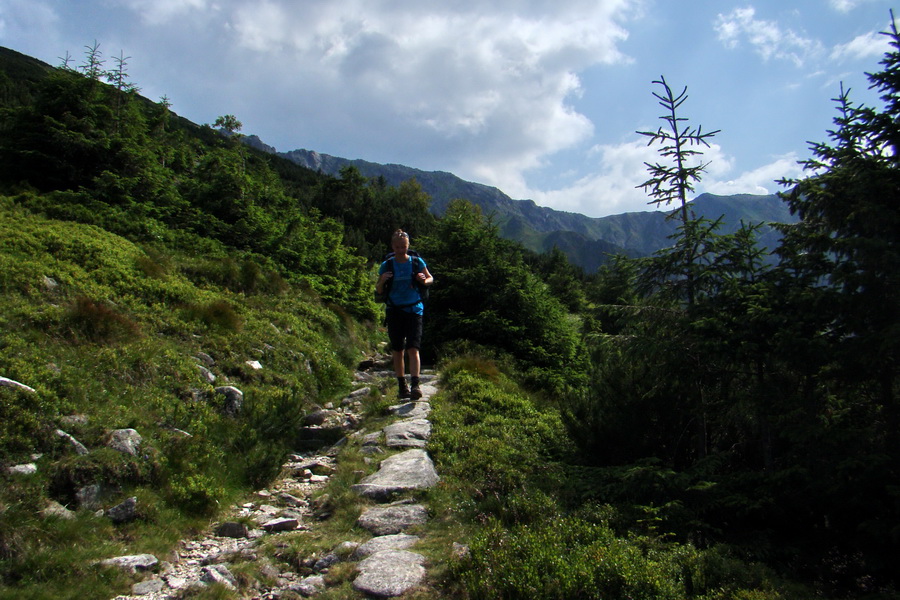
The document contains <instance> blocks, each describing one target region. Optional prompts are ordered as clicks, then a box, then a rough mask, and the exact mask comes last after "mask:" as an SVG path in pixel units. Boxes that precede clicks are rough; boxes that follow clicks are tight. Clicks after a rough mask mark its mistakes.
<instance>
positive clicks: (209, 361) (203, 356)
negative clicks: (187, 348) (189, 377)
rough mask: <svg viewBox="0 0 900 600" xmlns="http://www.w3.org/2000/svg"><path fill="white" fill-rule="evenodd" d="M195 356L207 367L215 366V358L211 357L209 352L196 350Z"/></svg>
mask: <svg viewBox="0 0 900 600" xmlns="http://www.w3.org/2000/svg"><path fill="white" fill-rule="evenodd" d="M195 358H196V359H197V360H199V361H200V362H201V363H203V364H204V365H206V366H207V367H214V366H216V361H215V359H213V357H212V356H210V355H209V354H207V353H206V352H198V353H197V354H196V355H195Z"/></svg>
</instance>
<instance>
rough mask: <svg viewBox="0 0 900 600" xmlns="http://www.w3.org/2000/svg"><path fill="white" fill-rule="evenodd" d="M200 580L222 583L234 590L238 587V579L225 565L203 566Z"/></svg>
mask: <svg viewBox="0 0 900 600" xmlns="http://www.w3.org/2000/svg"><path fill="white" fill-rule="evenodd" d="M200 581H202V582H203V583H209V584H213V583H221V584H222V585H224V586H225V587H227V588H229V589H232V590H233V589H235V588H236V587H237V580H235V578H234V575H232V574H231V571H229V570H228V567H227V566H225V565H211V566H209V567H203V568H202V569H201V570H200Z"/></svg>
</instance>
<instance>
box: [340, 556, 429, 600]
mask: <svg viewBox="0 0 900 600" xmlns="http://www.w3.org/2000/svg"><path fill="white" fill-rule="evenodd" d="M424 564H425V557H423V556H422V555H420V554H415V553H414V552H409V551H407V550H384V551H382V552H376V553H375V554H373V555H372V556H370V557H368V558H366V559H365V560H363V561H362V562H360V563H359V564H358V565H357V569H358V570H359V576H358V577H357V578H356V579H355V580H354V581H353V588H354V589H356V590H357V591H360V592H362V593H364V594H369V595H371V596H377V597H378V598H393V597H395V596H400V595H402V594H404V593H405V592H407V591H408V590H410V589H411V588H414V587H416V586H417V585H420V584H421V583H422V581H423V580H424V579H425V567H424Z"/></svg>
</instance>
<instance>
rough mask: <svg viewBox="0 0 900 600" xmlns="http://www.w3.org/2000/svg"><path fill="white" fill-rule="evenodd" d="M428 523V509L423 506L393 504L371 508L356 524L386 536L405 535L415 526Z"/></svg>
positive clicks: (375, 533)
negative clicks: (405, 532) (404, 533)
mask: <svg viewBox="0 0 900 600" xmlns="http://www.w3.org/2000/svg"><path fill="white" fill-rule="evenodd" d="M427 522H428V509H426V508H425V507H424V506H422V505H421V504H392V505H390V506H376V507H374V508H370V509H369V510H367V511H366V512H364V513H363V514H362V515H360V517H359V519H357V521H356V524H357V525H359V526H360V527H362V528H363V529H366V530H368V531H370V532H372V534H374V535H378V536H386V535H395V534H398V533H403V532H404V531H406V530H407V529H409V528H410V527H412V526H413V525H424V524H425V523H427Z"/></svg>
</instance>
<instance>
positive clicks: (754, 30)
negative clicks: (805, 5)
mask: <svg viewBox="0 0 900 600" xmlns="http://www.w3.org/2000/svg"><path fill="white" fill-rule="evenodd" d="M715 30H716V33H717V34H718V36H719V41H721V42H722V43H723V44H724V45H725V47H726V48H736V47H738V46H739V45H740V44H741V42H742V41H744V42H746V43H748V44H750V46H751V47H752V48H753V50H754V51H755V52H756V53H757V54H759V55H760V56H761V57H762V59H763V60H764V61H768V60H770V59H776V60H788V61H791V62H793V63H794V64H795V65H796V66H798V67H802V66H804V64H805V63H806V62H807V61H808V60H809V59H810V58H813V57H818V56H820V55H821V54H822V52H823V48H822V44H821V43H820V42H818V41H816V40H813V39H810V38H807V37H804V36H803V35H800V34H798V33H796V32H795V31H793V30H791V29H785V28H782V27H781V26H780V25H779V24H778V23H777V22H775V21H765V20H761V19H757V18H756V10H755V9H754V8H753V7H747V8H737V9H735V10H733V11H731V13H729V14H727V15H724V14H719V15H718V17H717V18H716V23H715Z"/></svg>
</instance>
